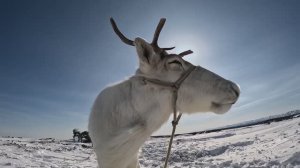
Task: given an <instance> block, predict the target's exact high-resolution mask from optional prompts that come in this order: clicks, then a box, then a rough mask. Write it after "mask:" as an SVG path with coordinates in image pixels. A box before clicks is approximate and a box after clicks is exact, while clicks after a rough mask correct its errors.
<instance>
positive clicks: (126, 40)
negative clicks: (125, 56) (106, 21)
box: [110, 17, 135, 46]
mask: <svg viewBox="0 0 300 168" xmlns="http://www.w3.org/2000/svg"><path fill="white" fill-rule="evenodd" d="M110 23H111V26H112V27H113V29H114V31H115V33H116V34H117V35H118V36H119V38H120V39H121V40H122V41H123V42H124V43H125V44H128V45H131V46H135V45H134V42H133V41H132V40H129V39H128V38H127V37H125V36H124V35H123V34H122V33H121V31H120V30H119V28H118V26H117V24H116V22H115V21H114V19H113V18H112V17H111V18H110Z"/></svg>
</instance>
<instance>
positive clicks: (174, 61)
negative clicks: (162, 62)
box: [169, 60, 181, 65]
mask: <svg viewBox="0 0 300 168" xmlns="http://www.w3.org/2000/svg"><path fill="white" fill-rule="evenodd" d="M169 64H178V65H181V62H179V61H177V60H173V61H171V62H169Z"/></svg>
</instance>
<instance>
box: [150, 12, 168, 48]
mask: <svg viewBox="0 0 300 168" xmlns="http://www.w3.org/2000/svg"><path fill="white" fill-rule="evenodd" d="M165 22H166V18H161V19H160V21H159V23H158V25H157V27H156V30H155V33H154V36H153V40H152V43H151V44H152V45H154V46H158V44H157V41H158V37H159V34H160V32H161V30H162V28H163V27H164V24H165Z"/></svg>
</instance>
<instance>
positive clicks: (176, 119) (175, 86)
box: [139, 66, 196, 168]
mask: <svg viewBox="0 0 300 168" xmlns="http://www.w3.org/2000/svg"><path fill="white" fill-rule="evenodd" d="M195 69H196V66H191V67H190V68H189V69H188V70H186V71H185V72H184V73H183V74H182V75H181V76H180V77H179V79H177V80H176V81H175V82H167V81H162V80H158V79H151V78H147V77H143V76H139V77H141V78H142V79H143V81H144V82H150V83H153V84H156V85H161V86H165V87H169V88H171V89H172V91H173V99H172V106H173V121H172V126H173V129H172V134H171V136H170V141H169V147H168V152H167V157H166V160H165V164H164V168H167V166H168V160H169V157H170V153H171V148H172V143H173V138H174V135H175V131H176V126H177V124H178V122H179V120H180V118H181V115H182V113H179V115H178V116H177V107H176V102H177V98H178V90H179V88H180V86H181V84H182V82H183V81H184V80H185V79H186V78H187V77H188V76H189V75H190V74H191V72H192V71H194V70H195Z"/></svg>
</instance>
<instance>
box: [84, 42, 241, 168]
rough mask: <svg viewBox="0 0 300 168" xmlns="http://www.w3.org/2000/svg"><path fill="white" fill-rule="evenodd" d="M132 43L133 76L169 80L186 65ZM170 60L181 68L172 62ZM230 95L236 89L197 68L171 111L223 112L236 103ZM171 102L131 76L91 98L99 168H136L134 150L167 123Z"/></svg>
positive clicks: (156, 87)
mask: <svg viewBox="0 0 300 168" xmlns="http://www.w3.org/2000/svg"><path fill="white" fill-rule="evenodd" d="M134 42H135V46H136V48H137V53H138V56H139V60H140V66H139V69H138V70H137V72H136V74H135V75H136V76H146V77H149V78H155V79H159V80H164V81H171V82H174V81H176V79H178V78H179V77H180V75H181V74H182V73H183V72H184V71H185V70H187V69H188V68H189V67H190V66H192V64H190V63H189V62H187V61H185V60H183V59H182V58H181V57H180V56H169V55H168V54H167V53H166V52H164V51H160V52H158V51H155V50H154V49H153V47H152V46H151V45H150V44H149V43H147V42H146V41H144V40H143V39H140V38H136V39H135V41H134ZM161 52H163V54H164V55H163V57H161V55H159V54H161ZM174 60H177V61H179V62H180V63H181V65H180V64H178V63H172V61H174ZM236 92H239V88H238V87H237V85H235V84H234V83H232V82H230V81H228V80H225V79H223V78H221V77H220V76H218V75H216V74H214V73H212V72H210V71H208V70H206V69H204V68H201V67H198V68H196V70H194V71H193V72H192V73H191V74H190V75H189V76H188V77H187V78H186V80H185V81H184V82H183V83H182V86H181V87H180V89H179V92H178V100H177V104H176V105H177V109H178V110H179V111H181V112H183V113H193V112H206V111H213V112H216V113H224V112H226V111H228V110H229V109H230V107H231V105H232V103H234V102H235V101H236V100H237V98H238V95H237V94H236ZM171 99H172V91H171V90H170V89H169V88H166V87H162V86H159V85H155V84H151V83H145V82H144V81H142V80H141V79H140V78H135V77H132V78H129V79H128V80H125V81H123V82H121V83H119V84H116V85H114V86H110V87H107V88H106V89H104V90H103V91H102V92H101V93H100V94H99V96H98V97H97V99H96V100H95V103H94V106H93V108H92V112H91V114H90V119H89V132H90V135H91V138H92V142H93V145H94V149H95V152H96V155H97V159H98V164H99V167H100V168H137V167H139V164H138V159H137V157H138V151H139V148H140V147H141V145H142V144H143V143H144V142H145V141H146V140H147V138H149V137H150V136H151V134H152V133H153V132H154V131H155V130H157V129H159V128H160V127H161V125H162V124H163V123H165V122H166V121H167V120H168V118H169V116H170V114H171V113H172V110H173V108H172V105H171ZM157 160H158V161H159V160H161V158H157Z"/></svg>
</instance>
